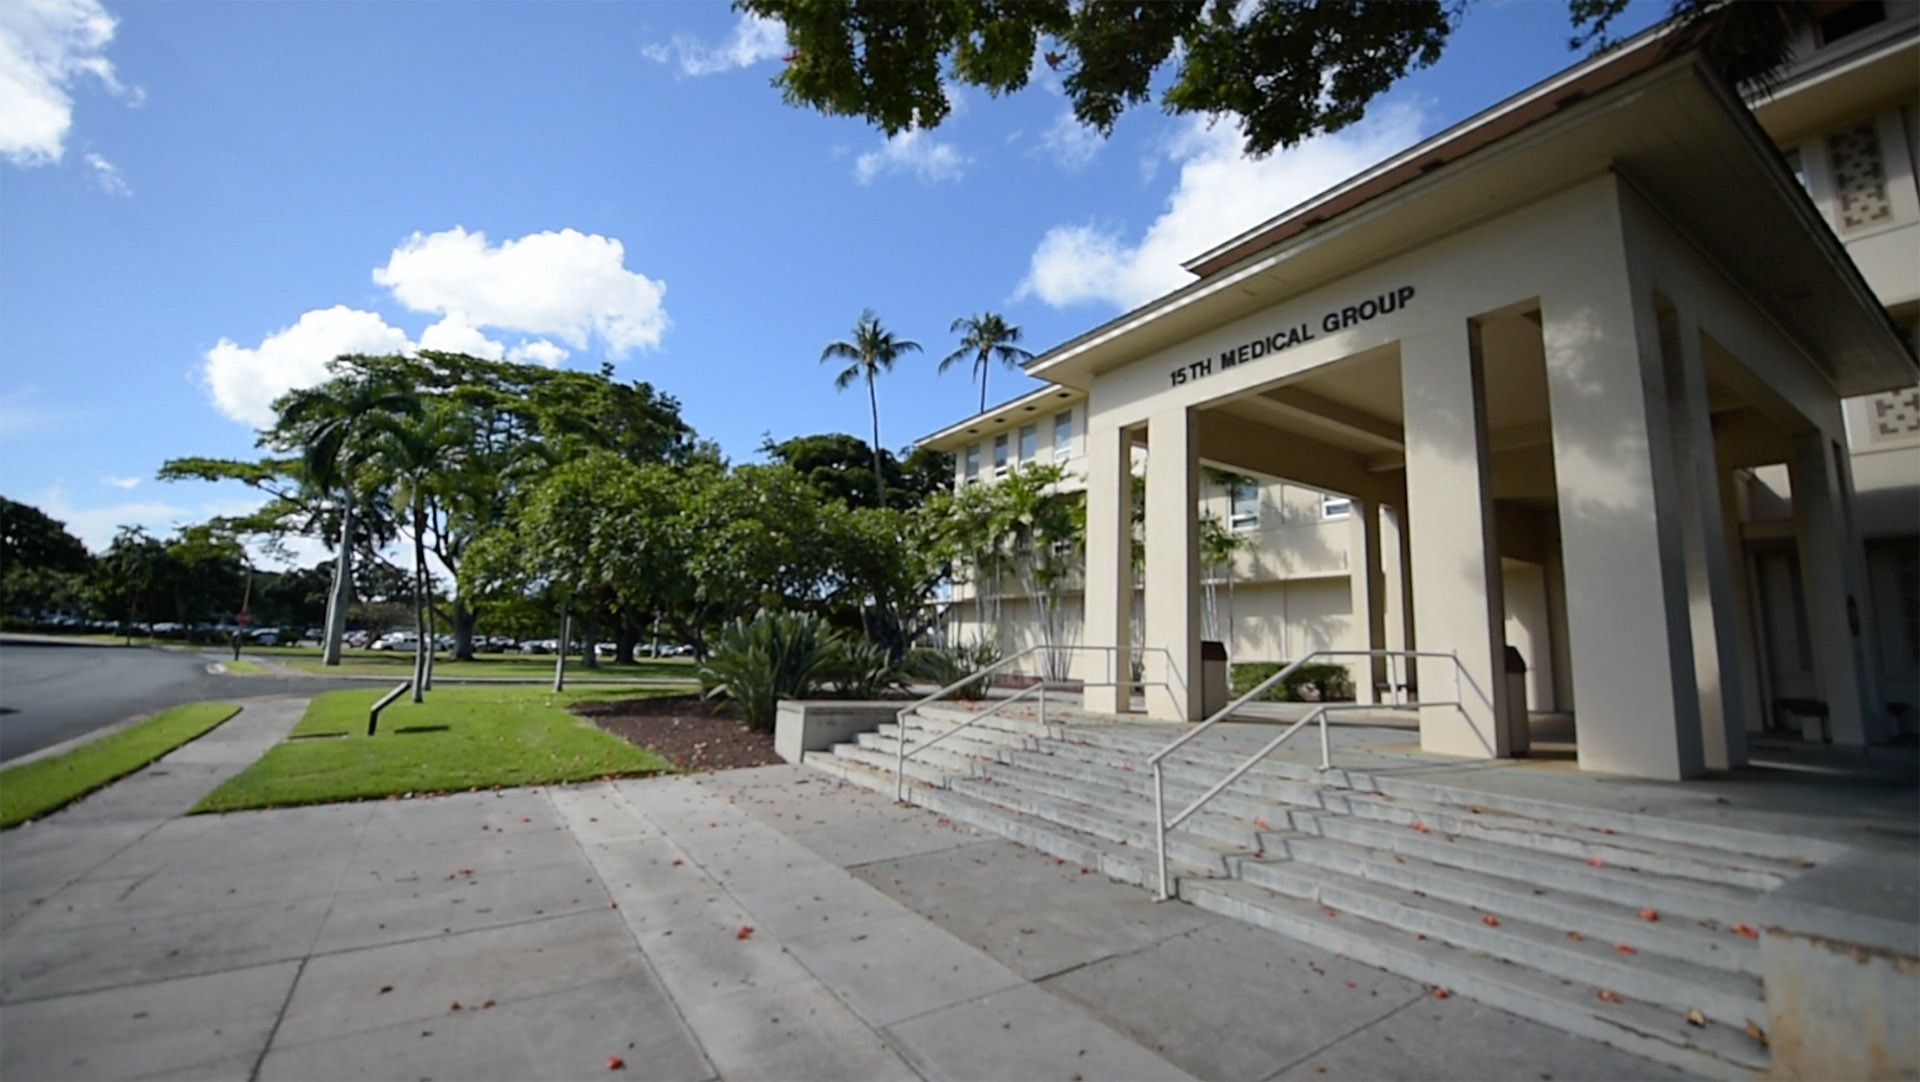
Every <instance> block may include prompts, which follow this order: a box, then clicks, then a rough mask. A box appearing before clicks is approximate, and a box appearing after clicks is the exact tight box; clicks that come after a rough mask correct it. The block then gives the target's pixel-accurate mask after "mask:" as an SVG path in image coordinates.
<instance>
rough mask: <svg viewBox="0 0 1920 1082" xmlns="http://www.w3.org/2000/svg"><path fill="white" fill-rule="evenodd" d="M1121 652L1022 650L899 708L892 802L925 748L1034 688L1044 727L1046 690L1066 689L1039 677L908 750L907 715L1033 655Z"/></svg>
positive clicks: (1112, 649) (1111, 652)
mask: <svg viewBox="0 0 1920 1082" xmlns="http://www.w3.org/2000/svg"><path fill="white" fill-rule="evenodd" d="M1121 649H1123V648H1122V647H1118V646H1045V645H1042V646H1029V647H1027V648H1026V649H1025V650H1022V651H1020V652H1019V653H1017V654H1012V655H1010V656H1008V657H1004V658H1001V659H1000V660H999V661H996V662H994V663H993V664H991V665H989V666H987V667H986V668H984V669H981V670H980V671H978V672H975V673H971V674H969V675H967V676H964V677H961V678H960V679H959V680H956V681H954V682H953V683H951V684H948V685H947V686H946V687H943V688H941V689H939V690H938V691H935V692H934V693H932V694H931V695H928V696H926V697H924V698H921V699H919V700H916V701H915V702H913V703H910V704H908V705H907V706H904V707H901V708H900V710H899V711H898V712H897V713H896V714H895V715H894V720H895V721H896V722H898V723H899V726H900V732H899V734H898V740H899V746H898V754H897V756H896V759H895V765H894V773H893V799H894V802H895V803H905V802H906V799H907V790H906V786H907V760H908V759H910V758H912V757H913V756H915V755H918V754H920V753H921V752H923V751H925V750H927V749H928V748H930V747H932V746H934V745H935V744H938V743H939V742H941V741H942V740H945V739H946V738H947V737H950V736H952V735H953V734H954V733H957V732H959V731H960V730H962V729H966V728H970V727H971V726H973V725H975V724H977V723H979V722H981V721H983V720H985V719H986V718H989V717H992V716H993V715H994V714H996V713H998V712H999V711H1000V710H1001V709H1002V708H1003V707H1006V706H1008V705H1010V704H1012V703H1013V702H1015V701H1018V700H1020V699H1023V698H1025V697H1026V696H1027V695H1028V693H1030V692H1032V691H1034V690H1035V689H1036V688H1037V689H1039V695H1040V721H1041V723H1042V724H1045V723H1046V714H1047V708H1046V689H1047V687H1048V686H1049V685H1050V684H1051V685H1052V686H1053V687H1054V688H1055V689H1056V690H1062V689H1064V688H1066V687H1067V686H1068V685H1066V684H1063V683H1060V682H1057V681H1049V680H1047V679H1046V678H1045V677H1042V678H1041V679H1040V680H1039V682H1038V683H1036V684H1033V685H1032V686H1030V687H1025V688H1021V689H1020V690H1019V691H1018V692H1015V693H1014V694H1013V695H1010V696H1008V697H1007V698H1005V699H1003V700H1001V701H999V702H997V703H995V704H994V705H992V706H990V707H988V708H987V709H985V710H982V711H979V712H978V713H975V714H974V715H973V716H971V717H969V718H967V719H966V720H964V721H962V722H960V723H959V724H957V725H955V726H954V727H953V728H951V729H948V730H947V731H946V732H944V733H941V734H940V735H938V736H936V737H934V738H933V739H931V740H927V741H925V742H923V743H921V744H919V745H917V746H915V747H913V748H912V749H908V747H907V718H908V717H909V716H910V715H912V714H913V713H914V712H916V711H918V710H919V709H920V708H921V707H923V706H926V705H927V704H928V703H931V702H936V701H938V700H940V699H944V698H946V697H947V696H948V695H950V694H952V693H953V692H955V691H958V690H960V689H961V688H963V687H966V686H967V685H968V684H971V683H973V682H974V681H976V680H979V679H982V678H983V677H988V676H993V675H995V674H998V673H1000V672H1003V671H1005V670H1006V669H1007V668H1008V667H1010V666H1011V665H1013V663H1014V662H1016V661H1021V660H1023V659H1025V658H1027V657H1029V656H1031V655H1033V654H1038V653H1048V654H1053V653H1060V652H1063V651H1093V652H1096V653H1103V654H1106V655H1108V656H1109V657H1110V658H1115V657H1117V654H1118V652H1119V651H1120V650H1121ZM1124 649H1126V650H1127V652H1128V654H1129V655H1131V654H1133V653H1135V652H1136V648H1135V647H1131V646H1129V647H1125V648H1124ZM1137 652H1138V653H1140V654H1141V655H1143V656H1144V655H1146V654H1148V653H1160V654H1167V656H1168V657H1169V659H1171V657H1172V655H1171V654H1168V653H1167V649H1166V647H1163V646H1153V647H1139V648H1137ZM1128 660H1129V661H1131V660H1132V658H1131V657H1129V658H1128ZM1116 667H1117V666H1116V663H1115V662H1113V661H1110V662H1109V663H1108V666H1107V675H1108V676H1110V677H1111V676H1114V675H1115V672H1114V670H1115V668H1116ZM1080 686H1081V687H1083V688H1093V687H1116V688H1117V687H1125V688H1135V687H1166V686H1167V682H1166V681H1165V680H1131V679H1129V680H1124V681H1122V680H1102V681H1081V682H1080Z"/></svg>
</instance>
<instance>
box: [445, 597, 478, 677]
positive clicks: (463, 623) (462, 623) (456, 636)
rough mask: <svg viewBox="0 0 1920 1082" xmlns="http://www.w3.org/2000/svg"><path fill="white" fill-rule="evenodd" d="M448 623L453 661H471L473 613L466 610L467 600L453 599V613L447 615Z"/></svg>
mask: <svg viewBox="0 0 1920 1082" xmlns="http://www.w3.org/2000/svg"><path fill="white" fill-rule="evenodd" d="M447 620H448V623H449V624H450V625H451V630H452V631H453V659H454V660H455V661H472V660H473V611H472V610H471V609H469V608H467V599H466V598H464V597H455V598H454V599H453V611H452V612H451V613H449V614H448V617H447Z"/></svg>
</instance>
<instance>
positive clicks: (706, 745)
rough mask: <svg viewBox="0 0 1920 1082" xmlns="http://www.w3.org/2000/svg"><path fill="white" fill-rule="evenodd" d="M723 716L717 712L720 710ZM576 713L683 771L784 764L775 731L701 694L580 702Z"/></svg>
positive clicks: (576, 706)
mask: <svg viewBox="0 0 1920 1082" xmlns="http://www.w3.org/2000/svg"><path fill="white" fill-rule="evenodd" d="M716 706H717V707H718V708H719V712H718V713H715V707H716ZM573 710H574V712H575V713H577V714H581V715H583V716H585V717H587V718H590V719H592V721H593V723H594V724H595V725H598V726H599V727H600V728H602V729H605V730H606V731H607V732H610V733H612V734H613V735H615V736H617V737H620V738H621V739H623V740H627V741H629V742H631V743H634V744H638V745H640V746H641V747H643V748H646V749H647V750H649V751H652V752H655V753H657V754H659V755H660V756H662V757H664V758H665V759H666V760H667V761H668V762H670V763H672V764H673V765H674V766H677V767H679V768H680V769H681V770H685V771H689V772H698V771H708V770H735V769H738V768H740V767H745V766H770V765H772V764H774V763H778V762H782V761H783V760H782V759H781V758H780V756H779V755H778V754H776V753H775V752H774V750H773V734H772V733H756V732H754V731H752V730H751V729H748V728H747V727H746V726H745V725H742V724H741V723H740V721H739V719H737V718H735V717H734V716H733V713H732V708H731V707H730V706H729V705H728V704H726V703H724V702H723V703H713V702H708V701H706V700H703V699H701V698H700V697H699V696H697V695H679V696H675V697H673V698H659V699H628V700H624V701H617V702H587V703H578V704H576V705H575V706H574V708H573Z"/></svg>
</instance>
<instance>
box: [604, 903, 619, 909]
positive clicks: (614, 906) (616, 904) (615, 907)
mask: <svg viewBox="0 0 1920 1082" xmlns="http://www.w3.org/2000/svg"><path fill="white" fill-rule="evenodd" d="M607 908H608V909H618V908H620V903H619V902H608V903H607Z"/></svg>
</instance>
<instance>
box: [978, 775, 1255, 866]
mask: <svg viewBox="0 0 1920 1082" xmlns="http://www.w3.org/2000/svg"><path fill="white" fill-rule="evenodd" d="M978 776H980V777H986V778H992V779H995V780H996V781H1001V782H1004V783H1005V784H1007V785H1012V786H1016V787H1018V788H1021V789H1026V790H1029V791H1031V792H1036V793H1042V794H1045V795H1047V796H1052V797H1056V798H1059V799H1062V800H1070V801H1074V802H1077V803H1083V804H1087V805H1089V806H1092V807H1097V808H1102V809H1105V810H1107V811H1109V812H1110V813H1112V814H1115V815H1126V816H1134V817H1141V818H1142V821H1143V822H1144V823H1145V824H1146V825H1147V826H1148V828H1149V829H1150V828H1151V827H1152V823H1153V819H1152V814H1151V809H1152V808H1153V794H1152V793H1151V792H1150V791H1145V792H1141V791H1134V790H1131V789H1123V788H1120V787H1118V786H1116V785H1108V784H1105V783H1104V782H1097V781H1090V780H1087V779H1086V778H1083V777H1069V776H1063V775H1059V774H1050V773H1047V772H1045V771H1042V770H1037V769H1034V768H1032V767H1029V766H1027V765H1025V762H1024V761H1016V762H1000V763H990V764H983V765H982V766H981V768H980V770H979V772H978ZM1189 792H1191V795H1187V794H1188V793H1189ZM1198 795H1199V792H1198V791H1197V790H1193V791H1188V790H1177V789H1174V788H1172V787H1169V788H1168V790H1167V807H1168V810H1169V812H1170V813H1171V812H1177V811H1179V810H1180V809H1181V808H1184V807H1185V806H1186V804H1185V802H1186V801H1187V800H1190V799H1191V798H1192V796H1198ZM1176 797H1178V798H1179V799H1178V801H1176ZM1236 805H1237V806H1236ZM1243 809H1246V810H1245V814H1242V810H1243ZM1253 818H1254V811H1253V810H1251V806H1250V805H1248V804H1247V802H1244V801H1240V802H1236V801H1232V800H1229V799H1228V796H1227V794H1224V793H1223V794H1221V796H1220V797H1219V798H1217V799H1215V801H1214V802H1213V803H1211V804H1209V805H1207V807H1206V808H1205V809H1203V810H1202V811H1199V812H1196V813H1194V814H1193V815H1192V816H1190V817H1188V819H1187V820H1186V821H1185V822H1184V823H1182V824H1181V825H1180V829H1182V830H1185V831H1190V832H1192V833H1194V834H1198V835H1201V836H1204V837H1208V838H1213V839H1215V840H1217V841H1219V842H1222V843H1224V844H1228V845H1233V846H1236V847H1239V848H1244V849H1257V848H1259V839H1258V838H1257V837H1256V836H1255V831H1256V829H1257V828H1256V827H1255V825H1254V822H1253Z"/></svg>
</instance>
